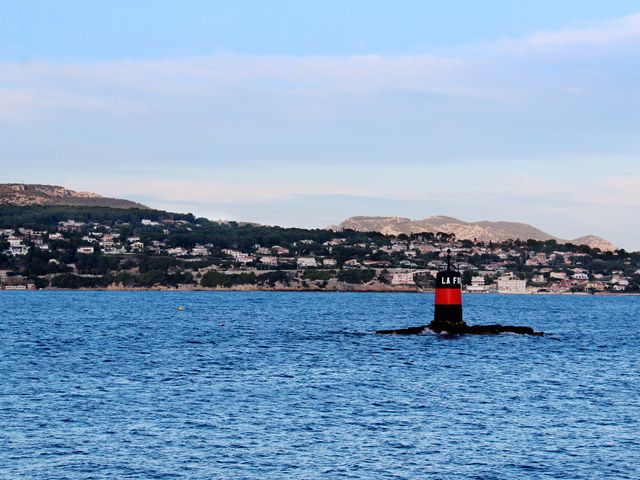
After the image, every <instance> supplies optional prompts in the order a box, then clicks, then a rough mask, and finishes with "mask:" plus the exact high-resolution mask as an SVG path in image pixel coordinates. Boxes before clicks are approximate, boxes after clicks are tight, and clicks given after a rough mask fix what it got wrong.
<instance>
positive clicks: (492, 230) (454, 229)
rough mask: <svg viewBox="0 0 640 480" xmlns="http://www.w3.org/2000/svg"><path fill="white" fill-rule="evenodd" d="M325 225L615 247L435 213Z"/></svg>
mask: <svg viewBox="0 0 640 480" xmlns="http://www.w3.org/2000/svg"><path fill="white" fill-rule="evenodd" d="M328 228H331V229H334V230H347V229H350V230H356V231H359V232H380V233H383V234H385V235H400V234H406V235H410V234H412V233H433V234H435V233H438V232H443V233H448V234H451V233H452V234H454V235H455V237H456V239H458V240H474V239H476V240H479V241H483V242H504V241H506V240H516V239H520V240H529V239H533V240H541V241H545V240H556V241H557V242H558V243H567V242H570V243H573V244H575V245H587V246H589V247H591V248H599V249H600V250H602V251H613V250H615V249H616V246H615V245H613V244H612V243H611V242H609V241H608V240H605V239H604V238H602V237H598V236H595V235H587V236H584V237H580V238H576V239H575V240H563V239H561V238H558V237H554V236H553V235H550V234H548V233H546V232H543V231H542V230H539V229H537V228H535V227H533V226H531V225H529V224H526V223H520V222H489V221H480V222H465V221H463V220H458V219H457V218H453V217H446V216H435V217H428V218H425V219H422V220H412V219H410V218H406V217H364V216H360V217H351V218H348V219H346V220H345V221H343V222H342V223H340V224H339V225H332V226H329V227H328Z"/></svg>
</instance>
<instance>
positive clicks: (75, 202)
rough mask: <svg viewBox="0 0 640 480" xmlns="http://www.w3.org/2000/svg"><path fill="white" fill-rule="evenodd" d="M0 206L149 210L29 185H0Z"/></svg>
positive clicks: (100, 197)
mask: <svg viewBox="0 0 640 480" xmlns="http://www.w3.org/2000/svg"><path fill="white" fill-rule="evenodd" d="M0 205H16V206H27V205H69V206H75V207H111V208H144V209H147V208H149V207H147V206H145V205H142V204H140V203H136V202H132V201H130V200H121V199H118V198H108V197H103V196H101V195H98V194H96V193H90V192H74V191H73V190H69V189H66V188H64V187H59V186H57V185H30V184H23V183H0Z"/></svg>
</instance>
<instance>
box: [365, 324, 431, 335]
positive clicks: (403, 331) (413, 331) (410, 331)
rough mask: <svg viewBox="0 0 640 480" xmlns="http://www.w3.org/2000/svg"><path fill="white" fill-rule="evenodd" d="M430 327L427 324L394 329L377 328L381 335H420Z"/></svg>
mask: <svg viewBox="0 0 640 480" xmlns="http://www.w3.org/2000/svg"><path fill="white" fill-rule="evenodd" d="M427 328H429V327H428V326H427V325H422V326H421V327H409V328H397V329H394V330H377V331H376V333H379V334H381V335H420V334H421V333H424V331H425V330H426V329H427Z"/></svg>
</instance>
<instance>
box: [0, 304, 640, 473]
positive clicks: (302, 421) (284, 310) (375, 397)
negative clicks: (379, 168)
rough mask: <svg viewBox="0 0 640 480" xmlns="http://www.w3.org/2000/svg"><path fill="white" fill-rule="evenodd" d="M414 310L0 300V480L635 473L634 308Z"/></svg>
mask: <svg viewBox="0 0 640 480" xmlns="http://www.w3.org/2000/svg"><path fill="white" fill-rule="evenodd" d="M433 300H434V299H433V295H432V294H427V293H425V294H403V293H310V292H295V293H289V292H182V291H175V292H102V291H83V292H71V291H65V292H51V291H37V292H9V291H5V292H0V478H3V479H47V480H50V479H102V478H104V479H174V478H175V479H182V478H193V479H267V478H268V479H271V478H273V479H315V478H319V479H320V478H321V479H325V478H326V479H333V478H335V479H360V478H367V479H369V478H370V479H423V478H424V479H479V480H484V479H487V480H489V479H496V480H497V479H500V480H502V479H527V480H529V479H638V478H640V297H622V296H621V297H615V296H611V297H606V296H557V295H490V294H487V295H482V294H476V295H466V296H465V297H464V309H465V310H464V315H465V320H466V321H467V323H469V324H482V323H503V324H510V325H528V326H531V327H534V328H535V329H536V330H542V331H544V332H545V333H546V335H545V336H543V337H532V336H520V335H514V334H502V335H498V336H439V335H435V334H424V335H417V336H381V335H376V334H375V333H374V331H375V330H376V329H382V328H401V327H408V326H416V325H424V324H426V323H428V322H429V321H430V320H431V317H432V315H433Z"/></svg>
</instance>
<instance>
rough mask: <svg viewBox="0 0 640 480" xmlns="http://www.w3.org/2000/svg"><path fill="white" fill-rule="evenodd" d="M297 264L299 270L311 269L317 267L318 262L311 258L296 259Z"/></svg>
mask: <svg viewBox="0 0 640 480" xmlns="http://www.w3.org/2000/svg"><path fill="white" fill-rule="evenodd" d="M297 264H298V267H300V268H312V267H317V266H318V262H316V259H315V258H313V257H298V261H297Z"/></svg>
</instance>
